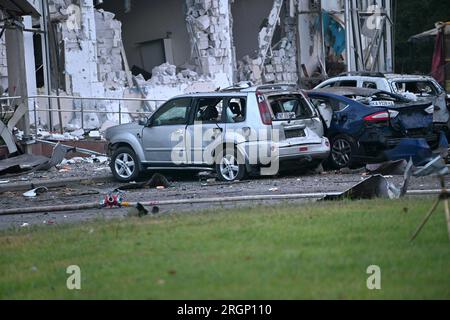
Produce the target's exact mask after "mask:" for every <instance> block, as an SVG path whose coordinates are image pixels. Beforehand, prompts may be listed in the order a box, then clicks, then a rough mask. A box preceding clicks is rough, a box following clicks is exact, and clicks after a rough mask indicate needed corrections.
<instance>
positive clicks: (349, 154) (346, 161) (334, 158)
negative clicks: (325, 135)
mask: <svg viewBox="0 0 450 320" xmlns="http://www.w3.org/2000/svg"><path fill="white" fill-rule="evenodd" d="M356 150H357V145H356V142H355V140H354V139H353V138H351V137H348V136H337V137H335V138H334V139H333V141H332V143H331V152H330V162H331V165H332V166H333V168H335V169H342V168H347V167H351V166H353V165H354V164H355V161H354V156H355V153H356Z"/></svg>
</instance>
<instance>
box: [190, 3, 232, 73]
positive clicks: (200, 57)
mask: <svg viewBox="0 0 450 320" xmlns="http://www.w3.org/2000/svg"><path fill="white" fill-rule="evenodd" d="M186 4H187V8H188V12H187V14H186V22H187V28H188V33H189V35H190V37H191V43H192V47H193V50H194V53H195V56H196V60H197V61H196V63H197V65H198V67H199V70H201V71H202V73H204V74H206V75H209V76H214V75H215V74H227V75H228V76H229V78H230V79H231V78H232V73H233V68H232V65H233V50H232V32H231V29H232V28H231V25H232V23H231V14H230V3H229V1H228V0H186Z"/></svg>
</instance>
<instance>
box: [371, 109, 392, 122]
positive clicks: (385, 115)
mask: <svg viewBox="0 0 450 320" xmlns="http://www.w3.org/2000/svg"><path fill="white" fill-rule="evenodd" d="M396 116H398V111H394V110H387V111H381V112H377V113H373V114H371V115H368V116H366V117H364V121H368V122H383V121H389V119H392V118H395V117H396Z"/></svg>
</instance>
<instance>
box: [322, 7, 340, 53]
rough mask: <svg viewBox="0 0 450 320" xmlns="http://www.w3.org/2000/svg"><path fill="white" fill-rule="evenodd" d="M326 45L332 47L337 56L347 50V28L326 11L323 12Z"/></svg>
mask: <svg viewBox="0 0 450 320" xmlns="http://www.w3.org/2000/svg"><path fill="white" fill-rule="evenodd" d="M322 23H323V33H324V40H325V44H326V45H328V46H330V47H332V48H333V50H334V52H335V54H336V55H337V56H339V55H341V54H342V52H344V50H345V28H343V27H342V26H341V25H340V23H339V22H337V21H336V20H335V18H334V17H333V16H332V15H330V14H329V13H328V12H326V11H322Z"/></svg>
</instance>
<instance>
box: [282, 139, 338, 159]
mask: <svg viewBox="0 0 450 320" xmlns="http://www.w3.org/2000/svg"><path fill="white" fill-rule="evenodd" d="M329 154H330V147H329V146H327V144H326V142H325V141H324V142H323V143H322V144H299V145H293V146H289V147H280V149H279V155H278V160H279V161H285V160H295V159H310V160H311V161H312V160H324V159H326V158H327V157H328V155H329Z"/></svg>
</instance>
